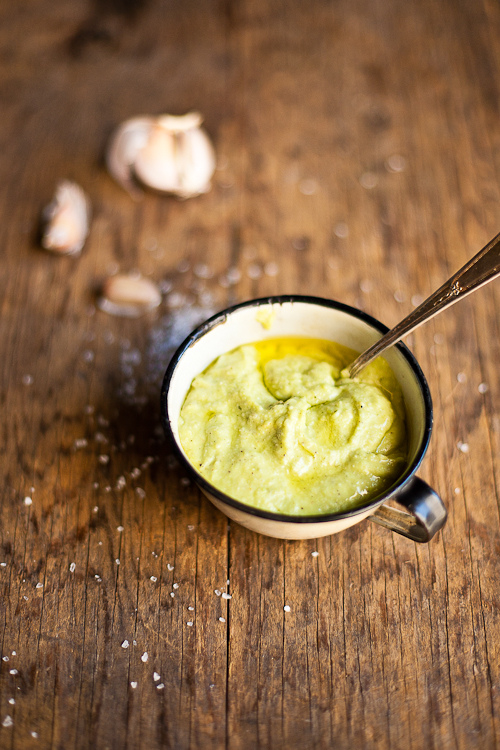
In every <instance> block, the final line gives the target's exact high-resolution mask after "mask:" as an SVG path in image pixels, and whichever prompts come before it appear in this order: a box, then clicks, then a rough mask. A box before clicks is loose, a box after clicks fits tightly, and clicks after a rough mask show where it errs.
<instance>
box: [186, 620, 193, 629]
mask: <svg viewBox="0 0 500 750" xmlns="http://www.w3.org/2000/svg"><path fill="white" fill-rule="evenodd" d="M186 625H187V626H188V628H192V627H193V621H192V620H189V621H188V622H187V623H186Z"/></svg>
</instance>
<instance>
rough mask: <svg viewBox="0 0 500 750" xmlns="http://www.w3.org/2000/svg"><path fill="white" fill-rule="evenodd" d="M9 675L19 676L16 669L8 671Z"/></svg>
mask: <svg viewBox="0 0 500 750" xmlns="http://www.w3.org/2000/svg"><path fill="white" fill-rule="evenodd" d="M9 674H12V675H16V674H19V672H18V671H17V669H10V670H9Z"/></svg>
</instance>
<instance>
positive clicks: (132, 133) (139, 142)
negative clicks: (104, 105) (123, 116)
mask: <svg viewBox="0 0 500 750" xmlns="http://www.w3.org/2000/svg"><path fill="white" fill-rule="evenodd" d="M151 127H152V118H151V117H146V116H144V117H133V118H132V119H130V120H125V122H123V123H122V124H121V125H119V126H118V128H117V129H116V130H115V131H114V133H113V134H112V136H111V140H110V143H109V146H108V149H107V153H106V164H107V167H108V170H109V173H110V174H111V176H112V177H113V178H114V179H115V180H116V182H117V183H118V184H119V185H121V187H122V188H123V189H124V190H126V191H127V193H128V194H129V195H130V196H131V197H132V198H134V199H137V198H139V197H140V196H141V195H142V190H140V189H139V188H138V186H137V183H136V182H135V181H134V178H133V165H134V162H135V160H136V158H137V154H138V153H139V151H140V150H141V149H142V148H144V146H145V145H146V144H147V142H148V138H149V135H150V132H151Z"/></svg>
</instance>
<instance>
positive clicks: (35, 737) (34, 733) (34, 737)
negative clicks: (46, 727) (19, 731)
mask: <svg viewBox="0 0 500 750" xmlns="http://www.w3.org/2000/svg"><path fill="white" fill-rule="evenodd" d="M31 736H32V737H33V739H34V740H37V739H38V732H31Z"/></svg>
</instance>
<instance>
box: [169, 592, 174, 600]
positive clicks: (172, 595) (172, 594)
mask: <svg viewBox="0 0 500 750" xmlns="http://www.w3.org/2000/svg"><path fill="white" fill-rule="evenodd" d="M170 596H171V597H172V599H173V598H174V596H175V594H174V592H173V591H171V592H170Z"/></svg>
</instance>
